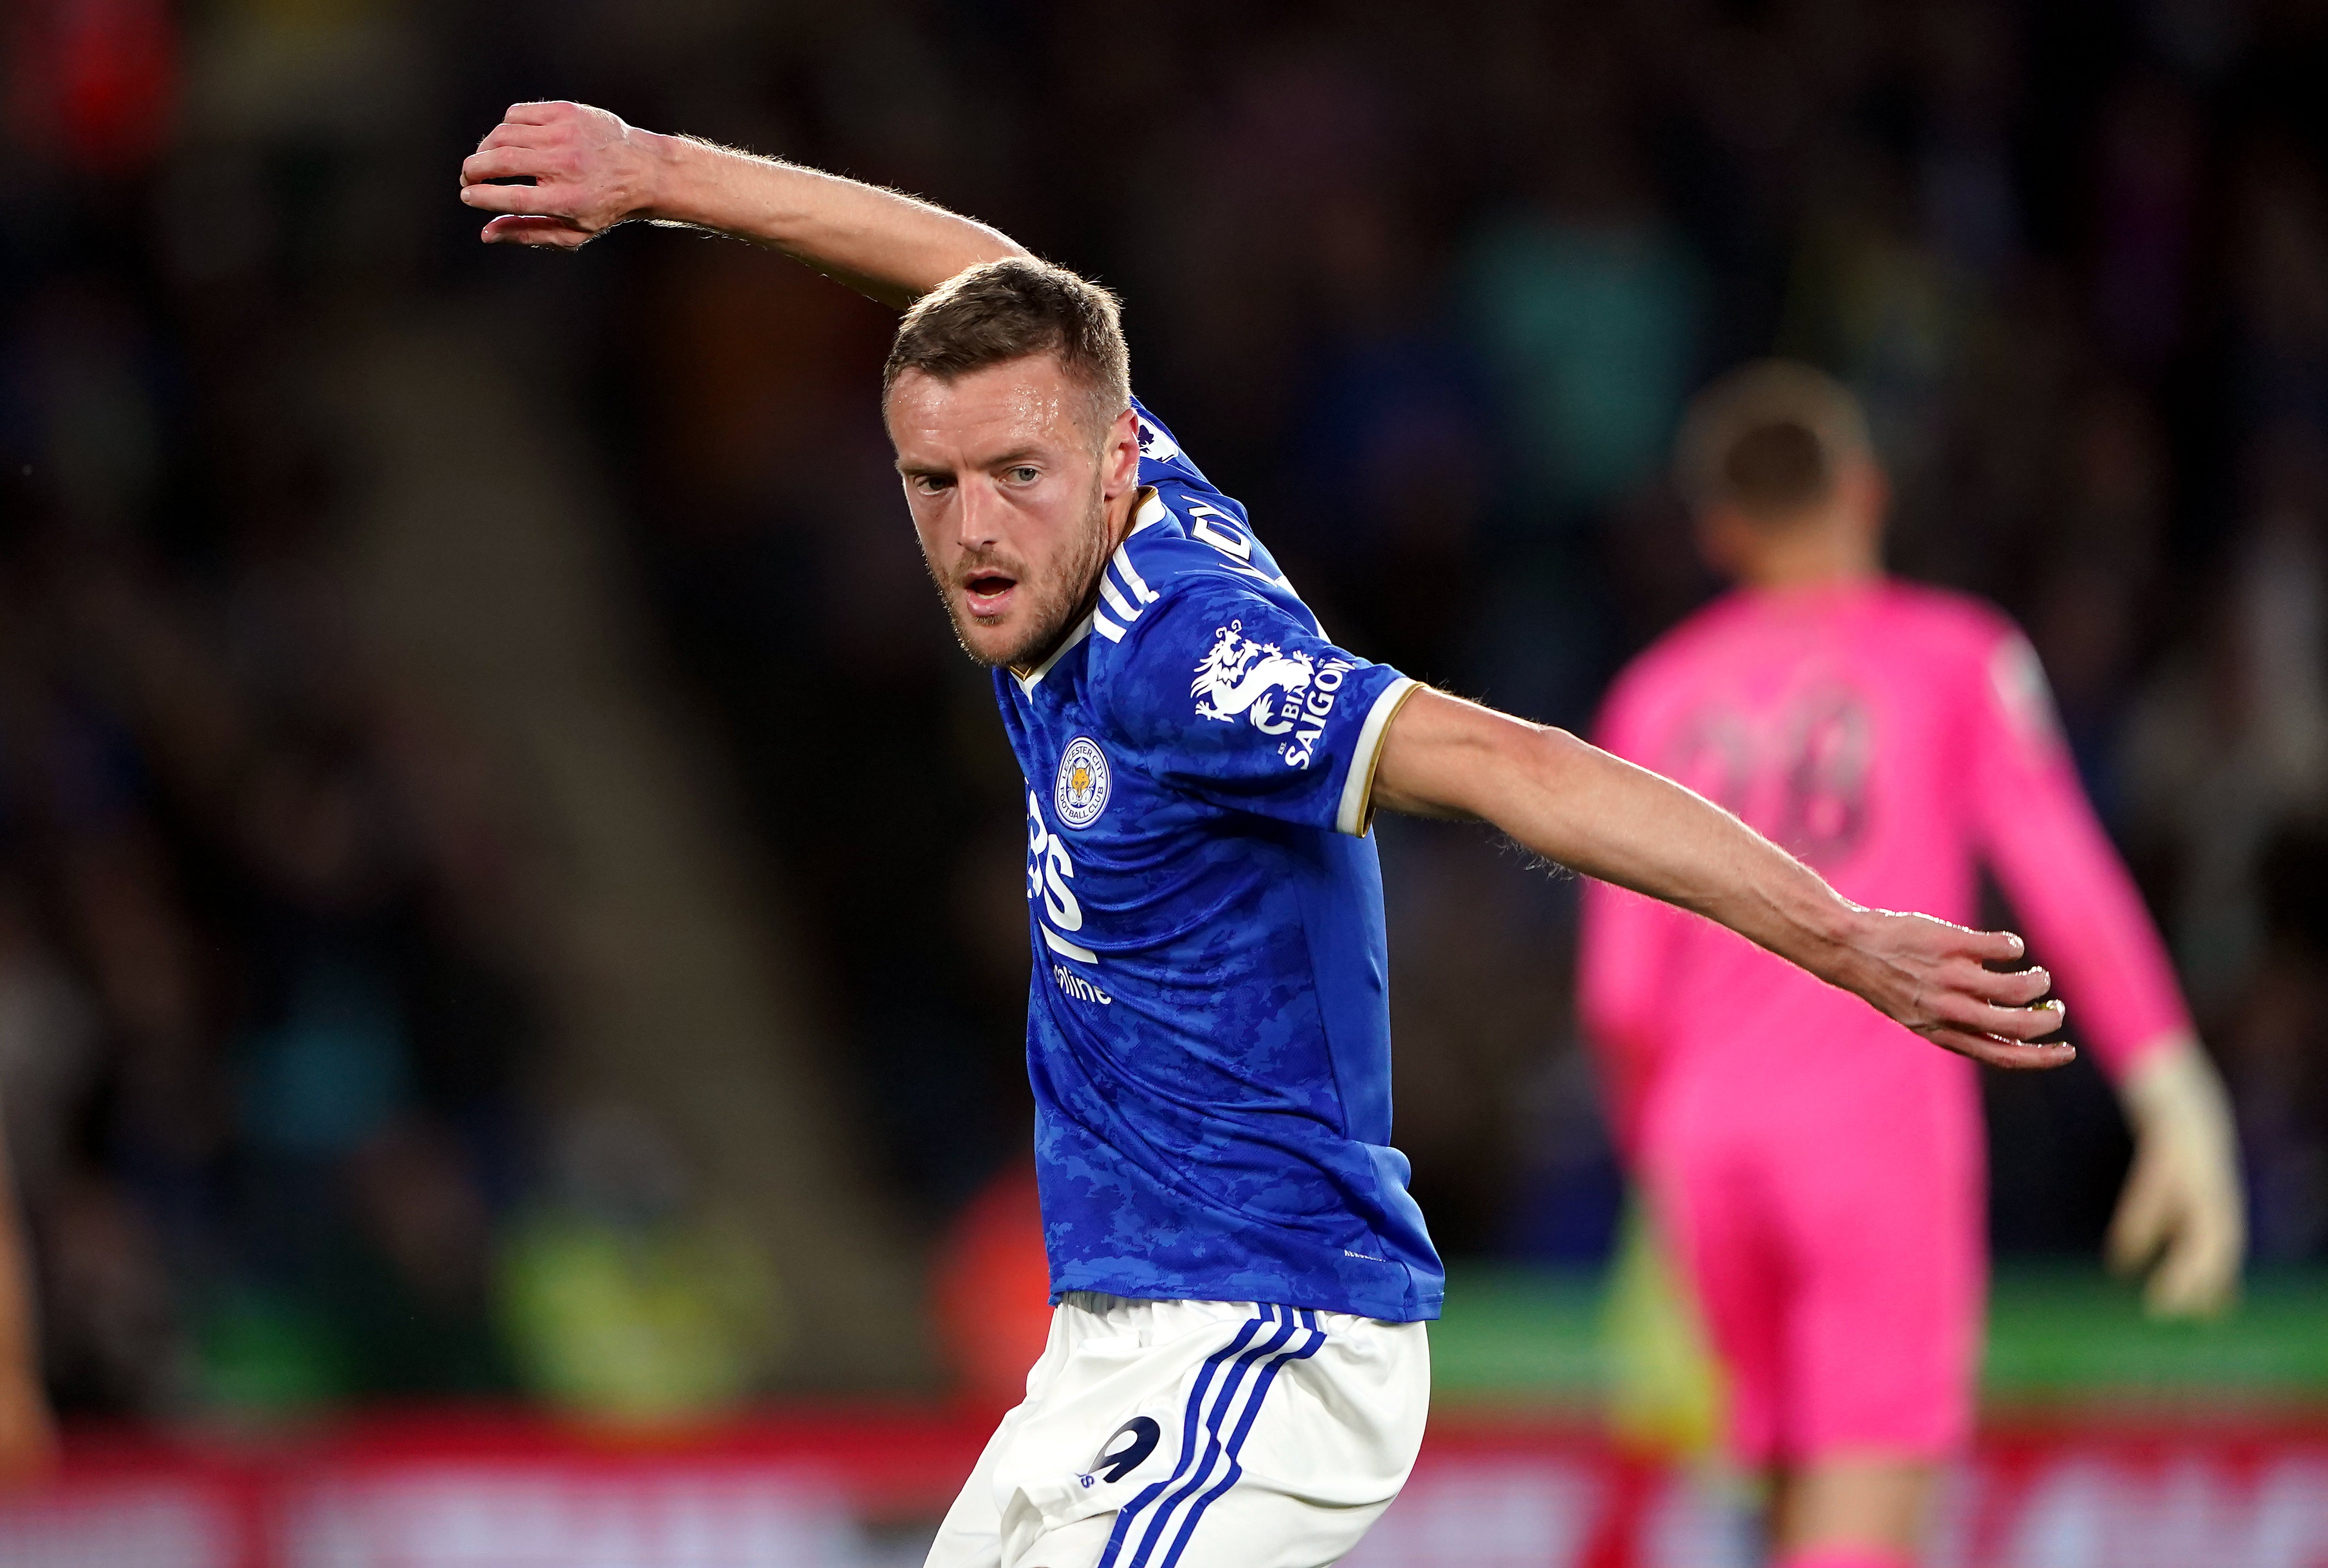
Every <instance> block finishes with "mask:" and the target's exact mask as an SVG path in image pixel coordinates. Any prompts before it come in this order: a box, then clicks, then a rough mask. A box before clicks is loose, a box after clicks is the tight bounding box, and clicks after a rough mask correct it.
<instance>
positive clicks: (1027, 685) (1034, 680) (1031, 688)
mask: <svg viewBox="0 0 2328 1568" xmlns="http://www.w3.org/2000/svg"><path fill="white" fill-rule="evenodd" d="M1091 629H1092V618H1091V617H1090V616H1089V615H1086V616H1084V618H1083V619H1082V620H1081V621H1077V622H1075V630H1073V631H1070V632H1068V633H1067V634H1066V636H1065V637H1064V638H1062V639H1059V646H1058V647H1056V648H1055V649H1051V657H1050V658H1047V659H1045V660H1044V661H1043V662H1042V663H1040V664H1038V665H1037V666H1036V667H1034V668H1033V669H1032V670H1030V671H1028V673H1027V674H1025V675H1020V674H1019V672H1018V671H1017V670H1015V669H1014V670H1012V671H1011V672H1010V678H1011V679H1012V680H1015V681H1017V682H1018V683H1019V691H1020V692H1022V693H1023V694H1025V695H1028V696H1030V697H1031V696H1033V695H1035V688H1036V687H1037V686H1040V685H1042V684H1043V677H1045V676H1047V675H1048V674H1050V673H1051V667H1052V666H1053V665H1055V664H1056V663H1058V662H1059V660H1061V659H1063V658H1066V657H1067V653H1068V650H1069V649H1073V648H1074V647H1075V644H1077V643H1078V642H1081V641H1082V640H1083V639H1084V638H1086V637H1089V636H1090V635H1091Z"/></svg>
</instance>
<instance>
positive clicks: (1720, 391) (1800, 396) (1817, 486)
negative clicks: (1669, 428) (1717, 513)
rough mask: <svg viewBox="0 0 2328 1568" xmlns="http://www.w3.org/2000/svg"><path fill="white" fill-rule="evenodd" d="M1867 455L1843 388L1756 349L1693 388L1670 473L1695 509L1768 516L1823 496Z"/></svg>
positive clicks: (1854, 406)
mask: <svg viewBox="0 0 2328 1568" xmlns="http://www.w3.org/2000/svg"><path fill="white" fill-rule="evenodd" d="M1873 455H1874V447H1873V443H1870V442H1869V440H1868V438H1867V415H1865V414H1864V413H1863V412H1862V410H1861V408H1860V406H1859V399H1858V398H1856V397H1853V396H1852V395H1851V390H1850V388H1848V387H1845V386H1844V384H1843V383H1842V382H1840V381H1838V380H1836V379H1835V378H1834V377H1832V376H1830V375H1828V374H1827V373H1826V371H1824V370H1818V369H1812V368H1811V367H1810V366H1808V365H1805V364H1800V363H1798V362H1797V361H1795V360H1791V359H1761V360H1757V361H1756V362H1755V363H1753V364H1751V365H1743V366H1741V367H1740V368H1739V369H1735V370H1732V371H1731V372H1730V373H1729V374H1728V375H1726V376H1723V378H1721V379H1720V380H1718V381H1716V382H1714V383H1713V386H1711V387H1707V388H1706V389H1705V390H1704V391H1703V392H1701V393H1699V394H1698V395H1697V398H1696V401H1694V403H1692V404H1691V405H1690V410H1689V416H1688V418H1687V419H1685V421H1684V422H1683V424H1682V433H1681V440H1680V442H1679V443H1678V445H1677V448H1676V453H1675V460H1674V479H1675V482H1676V483H1677V484H1678V485H1679V486H1680V487H1681V492H1682V495H1683V497H1684V499H1686V500H1687V501H1688V502H1689V504H1690V505H1691V506H1693V507H1694V508H1697V509H1700V510H1704V509H1707V508H1710V507H1732V508H1734V509H1737V510H1739V511H1741V512H1743V513H1745V514H1746V515H1747V516H1748V517H1750V518H1756V519H1758V520H1769V521H1776V520H1778V519H1780V518H1787V517H1790V516H1792V515H1794V514H1796V513H1798V512H1800V511H1803V510H1805V509H1807V508H1810V507H1814V506H1816V505H1817V504H1818V503H1819V502H1821V501H1823V500H1825V499H1826V498H1827V496H1828V495H1829V494H1830V493H1832V492H1833V490H1834V489H1835V475H1836V473H1837V472H1839V471H1841V470H1842V469H1843V468H1844V467H1845V465H1847V464H1849V463H1851V462H1854V461H1858V460H1864V459H1867V458H1871V457H1873Z"/></svg>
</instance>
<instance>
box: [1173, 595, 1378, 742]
mask: <svg viewBox="0 0 2328 1568" xmlns="http://www.w3.org/2000/svg"><path fill="white" fill-rule="evenodd" d="M1351 669H1352V665H1351V664H1350V661H1349V660H1347V659H1346V658H1329V659H1328V660H1326V661H1325V662H1324V663H1323V664H1319V662H1318V661H1317V660H1315V659H1313V658H1310V657H1309V655H1308V654H1306V653H1304V652H1302V651H1301V650H1300V649H1291V650H1290V651H1289V650H1286V649H1280V648H1279V647H1278V646H1277V645H1276V644H1275V643H1272V642H1261V641H1258V640H1256V639H1253V638H1250V637H1247V636H1245V635H1244V621H1230V622H1229V623H1228V624H1227V625H1226V626H1223V627H1218V628H1216V629H1215V631H1214V637H1213V646H1212V650H1211V651H1210V652H1208V653H1206V655H1205V657H1204V658H1202V659H1200V660H1198V661H1197V678H1196V679H1195V680H1194V681H1193V682H1191V683H1190V684H1189V686H1188V695H1190V696H1193V697H1195V698H1196V699H1197V717H1198V718H1200V719H1217V720H1218V721H1220V722H1221V723H1225V724H1233V723H1236V722H1237V720H1238V719H1239V718H1240V717H1242V718H1244V719H1245V720H1246V721H1247V722H1249V723H1251V724H1252V725H1253V728H1254V729H1256V730H1259V731H1260V732H1261V733H1263V734H1264V735H1284V736H1288V737H1289V738H1288V739H1287V740H1285V741H1282V742H1280V743H1279V745H1278V748H1277V754H1278V755H1279V756H1281V757H1282V758H1283V759H1284V760H1285V765H1286V766H1287V767H1289V768H1307V767H1308V766H1309V758H1310V755H1311V752H1312V751H1313V749H1314V748H1315V747H1316V745H1317V743H1318V741H1319V737H1320V736H1322V735H1323V734H1325V733H1326V718H1327V715H1328V714H1331V713H1332V712H1333V711H1334V700H1335V698H1336V696H1337V695H1338V694H1339V692H1340V691H1341V688H1342V682H1343V680H1344V679H1345V678H1346V677H1347V676H1348V675H1349V673H1350V670H1351Z"/></svg>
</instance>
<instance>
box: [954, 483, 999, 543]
mask: <svg viewBox="0 0 2328 1568" xmlns="http://www.w3.org/2000/svg"><path fill="white" fill-rule="evenodd" d="M954 498H955V499H954V523H953V527H954V539H955V541H956V542H957V543H958V544H960V545H961V546H962V548H963V549H965V550H984V549H990V548H991V547H993V546H995V545H998V544H1000V542H1001V539H1002V528H1001V523H1002V512H1003V506H1002V499H1001V498H1000V496H997V495H995V494H994V493H993V487H991V486H990V485H988V484H985V483H983V482H981V481H979V480H977V479H971V480H968V481H964V482H963V483H962V484H961V485H959V486H958V487H957V488H956V489H955V491H954Z"/></svg>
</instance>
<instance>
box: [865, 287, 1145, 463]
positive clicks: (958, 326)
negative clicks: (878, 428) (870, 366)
mask: <svg viewBox="0 0 2328 1568" xmlns="http://www.w3.org/2000/svg"><path fill="white" fill-rule="evenodd" d="M1029 354H1056V356H1058V360H1059V364H1060V367H1061V368H1062V369H1065V371H1066V373H1067V375H1068V376H1069V378H1072V379H1074V380H1075V381H1077V382H1080V383H1081V384H1082V385H1083V387H1084V389H1085V390H1086V391H1088V392H1089V393H1090V395H1091V400H1092V415H1093V422H1094V425H1096V427H1097V428H1098V430H1100V431H1105V430H1106V429H1107V428H1108V426H1109V425H1112V424H1113V423H1114V421H1115V416H1116V415H1119V414H1121V413H1122V412H1123V410H1124V409H1125V408H1127V407H1129V406H1131V351H1130V350H1128V349H1126V348H1125V347H1124V342H1123V323H1122V305H1121V304H1120V303H1118V301H1117V299H1116V297H1115V295H1114V294H1111V293H1109V292H1108V291H1107V290H1106V289H1103V288H1102V287H1100V285H1097V284H1095V283H1093V282H1090V281H1089V280H1088V279H1085V278H1083V277H1079V276H1077V275H1075V274H1074V273H1072V272H1069V271H1068V270H1067V269H1066V268H1065V267H1064V266H1052V265H1051V264H1050V263H1049V262H1047V261H1037V260H1035V259H1034V258H1033V257H1023V256H1012V257H1004V258H1003V259H1002V260H1000V261H989V262H983V263H981V264H980V265H979V266H972V267H968V268H965V269H964V270H963V271H962V272H960V273H957V274H955V275H953V277H951V278H949V279H947V280H946V281H945V282H944V283H942V284H940V285H938V286H937V287H935V288H934V289H932V290H931V291H930V292H929V293H927V294H924V295H923V296H922V297H921V298H920V299H918V300H916V301H915V302H914V306H913V308H912V309H911V310H908V311H907V312H906V319H905V320H904V321H902V322H899V323H898V324H897V340H896V342H894V343H892V344H891V345H890V347H889V362H888V364H887V366H885V367H884V368H883V369H882V371H881V401H882V403H883V404H884V405H885V406H886V405H887V402H888V400H889V393H890V391H891V390H892V389H893V388H894V387H896V385H897V378H898V377H900V376H902V375H904V374H905V373H906V371H908V370H919V371H920V372H921V373H922V374H924V375H925V376H934V377H936V378H938V379H939V380H942V381H951V380H953V378H955V377H957V376H964V375H968V374H969V373H970V372H971V371H973V370H982V369H986V368H987V367H988V366H990V365H1000V364H1003V363H1006V362H1007V361H1009V360H1011V359H1025V358H1026V357H1027V356H1028V355H1029Z"/></svg>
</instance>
